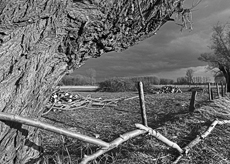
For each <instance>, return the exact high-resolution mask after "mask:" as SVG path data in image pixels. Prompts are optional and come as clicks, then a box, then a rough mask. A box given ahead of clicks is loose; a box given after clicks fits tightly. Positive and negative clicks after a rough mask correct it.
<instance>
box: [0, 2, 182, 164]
mask: <svg viewBox="0 0 230 164" xmlns="http://www.w3.org/2000/svg"><path fill="white" fill-rule="evenodd" d="M181 1H183V0H168V1H165V0H91V1H88V0H72V1H71V0H30V1H28V0H1V1H0V111H1V112H6V113H12V114H18V115H21V116H24V117H30V118H34V119H41V118H40V116H41V113H42V112H43V107H44V105H45V103H46V102H47V100H48V97H49V96H50V95H51V93H52V91H53V89H54V87H55V86H56V85H57V83H58V81H59V80H60V79H61V78H62V77H63V76H64V75H65V74H66V73H68V72H70V71H72V70H73V69H76V68H78V67H80V66H81V65H82V64H83V63H84V61H85V60H87V59H88V58H92V57H99V56H101V54H103V53H106V52H109V51H120V50H123V49H126V48H128V47H130V46H132V45H134V44H136V43H137V42H139V41H141V40H143V39H145V38H147V37H150V36H152V35H154V34H155V33H156V31H157V30H159V28H160V27H161V26H162V25H163V24H164V23H165V22H167V21H168V20H171V19H170V16H171V15H172V14H173V12H175V11H178V8H181V7H182V3H181ZM39 145H40V139H39V130H38V129H36V128H33V127H28V126H25V125H21V124H18V123H13V122H6V121H5V122H4V121H1V122H0V163H2V164H4V163H7V164H8V163H19V164H22V163H36V162H38V161H39V160H40V155H41V152H42V149H41V147H40V146H39Z"/></svg>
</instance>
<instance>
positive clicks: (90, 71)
mask: <svg viewBox="0 0 230 164" xmlns="http://www.w3.org/2000/svg"><path fill="white" fill-rule="evenodd" d="M86 73H87V74H88V75H89V77H90V79H91V84H92V85H94V84H95V83H96V74H97V71H96V70H95V69H93V68H89V69H88V70H86Z"/></svg>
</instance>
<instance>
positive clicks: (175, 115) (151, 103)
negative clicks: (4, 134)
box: [42, 92, 230, 164]
mask: <svg viewBox="0 0 230 164" xmlns="http://www.w3.org/2000/svg"><path fill="white" fill-rule="evenodd" d="M81 94H82V95H87V94H89V93H81ZM90 94H91V96H92V97H102V98H119V97H132V96H136V95H137V93H133V92H125V93H124V92H122V93H100V92H98V93H90ZM190 96H191V93H188V92H187V93H181V94H180V93H178V94H160V95H153V94H146V95H145V99H146V108H147V116H148V124H149V127H151V128H153V129H156V130H157V131H159V132H160V133H161V134H162V135H164V136H165V137H167V138H168V139H170V140H172V141H173V142H176V143H177V144H179V146H181V147H184V146H186V145H187V144H188V143H189V142H191V141H192V140H193V139H194V138H196V136H197V135H199V134H200V133H202V132H204V131H205V130H206V129H207V127H208V126H210V124H211V121H213V120H214V119H215V118H216V117H217V118H219V119H220V120H221V119H230V118H228V116H225V117H223V116H220V115H216V114H213V110H212V109H215V110H218V111H221V110H224V109H227V108H228V106H229V104H230V99H228V98H225V99H223V98H221V99H218V100H215V101H212V102H209V101H207V97H208V95H206V94H203V95H202V94H198V96H197V105H196V107H197V112H195V113H194V114H193V115H191V114H189V113H188V108H189V99H190ZM44 117H45V118H44V119H45V122H48V123H51V124H54V125H56V126H60V127H64V128H66V129H69V130H72V131H75V132H80V133H82V134H87V135H89V136H95V134H99V135H100V137H99V138H100V139H102V140H104V141H108V142H111V141H112V140H114V139H116V138H117V137H119V135H120V134H123V133H125V132H128V131H132V130H134V129H135V126H134V124H135V123H141V115H140V105H139V100H138V99H133V100H128V101H125V102H121V103H119V104H118V106H117V107H106V108H102V109H77V110H75V111H59V112H52V111H51V112H50V113H49V114H47V115H45V116H44ZM201 121H204V122H203V123H201ZM229 135H230V125H221V126H220V125H218V126H217V127H216V128H215V129H214V131H213V132H212V133H211V134H210V135H209V136H208V137H207V138H205V140H204V141H202V142H201V143H199V144H198V145H196V146H195V147H194V148H193V149H192V151H191V152H189V154H188V156H187V157H184V158H183V159H182V160H181V162H180V163H181V164H218V163H219V164H229V163H230V149H229V148H230V137H229ZM42 138H43V147H44V153H45V161H46V163H51V164H52V163H60V164H61V163H63V164H68V163H70V161H71V162H72V164H77V163H79V162H80V159H81V158H83V156H84V154H86V155H87V154H92V153H93V152H95V151H96V150H98V147H97V146H94V145H91V144H87V143H83V142H81V141H79V140H76V139H72V138H66V137H63V136H60V135H56V134H54V133H51V132H47V131H42ZM177 155H178V154H177V152H176V151H175V150H173V149H171V148H168V147H167V146H166V145H164V144H163V143H161V142H160V141H158V140H157V139H155V138H153V137H151V136H148V135H146V136H144V135H143V136H139V137H137V138H134V139H132V140H129V141H127V142H126V143H124V144H122V145H120V146H119V147H117V148H116V149H114V150H112V151H110V152H108V153H107V154H105V155H103V156H101V157H99V158H98V159H97V160H95V161H93V162H92V163H95V164H96V163H97V164H99V163H100V164H104V163H108V164H109V163H113V164H142V163H143V164H155V163H157V164H168V163H172V161H173V160H174V159H175V158H176V157H177Z"/></svg>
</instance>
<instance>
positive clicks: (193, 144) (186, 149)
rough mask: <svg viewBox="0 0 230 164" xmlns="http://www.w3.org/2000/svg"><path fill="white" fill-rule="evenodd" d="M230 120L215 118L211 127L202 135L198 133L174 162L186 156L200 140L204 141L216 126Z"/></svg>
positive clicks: (174, 163) (175, 163)
mask: <svg viewBox="0 0 230 164" xmlns="http://www.w3.org/2000/svg"><path fill="white" fill-rule="evenodd" d="M229 123H230V120H223V121H219V120H217V119H216V120H215V121H214V122H213V123H212V124H211V125H210V126H209V127H208V129H207V130H206V131H205V132H204V133H203V134H201V135H198V136H197V137H196V138H195V139H194V140H193V141H191V142H190V143H189V144H188V145H187V146H185V147H184V148H183V150H184V152H183V153H181V154H180V156H178V157H177V159H176V160H175V161H174V162H173V164H177V163H178V162H179V161H180V159H181V158H182V157H183V156H184V155H187V154H188V152H189V151H190V150H191V149H192V148H193V147H194V146H195V145H197V144H198V143H199V142H200V141H202V140H203V139H204V138H206V137H207V136H208V135H209V134H210V133H211V132H212V131H213V129H214V128H215V126H216V125H218V124H219V125H223V124H229Z"/></svg>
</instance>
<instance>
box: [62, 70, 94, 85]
mask: <svg viewBox="0 0 230 164" xmlns="http://www.w3.org/2000/svg"><path fill="white" fill-rule="evenodd" d="M58 85H59V86H62V85H71V86H73V85H96V71H95V70H94V69H92V68H90V69H88V70H86V73H85V75H80V74H77V75H67V76H64V77H63V78H62V80H61V81H60V82H59V84H58Z"/></svg>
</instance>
